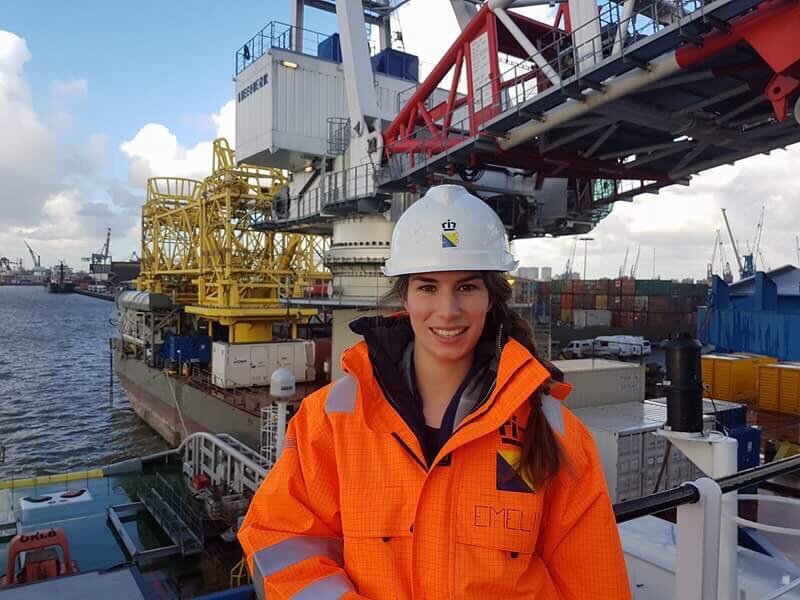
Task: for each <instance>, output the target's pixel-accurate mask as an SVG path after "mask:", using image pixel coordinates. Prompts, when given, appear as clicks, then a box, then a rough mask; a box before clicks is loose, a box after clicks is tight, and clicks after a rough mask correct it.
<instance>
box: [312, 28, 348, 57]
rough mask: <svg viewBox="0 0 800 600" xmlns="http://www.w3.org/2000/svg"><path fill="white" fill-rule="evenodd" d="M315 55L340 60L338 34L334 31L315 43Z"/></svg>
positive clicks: (340, 46)
mask: <svg viewBox="0 0 800 600" xmlns="http://www.w3.org/2000/svg"><path fill="white" fill-rule="evenodd" d="M317 56H318V57H319V58H324V59H326V60H332V61H334V62H337V63H340V62H342V44H341V42H340V41H339V34H338V33H334V34H333V35H331V36H330V37H327V38H325V39H324V40H322V41H321V42H320V43H319V44H317Z"/></svg>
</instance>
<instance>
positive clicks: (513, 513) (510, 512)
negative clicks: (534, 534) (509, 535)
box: [472, 504, 533, 531]
mask: <svg viewBox="0 0 800 600" xmlns="http://www.w3.org/2000/svg"><path fill="white" fill-rule="evenodd" d="M472 524H473V525H474V526H475V527H486V528H494V529H511V530H514V531H533V514H531V513H526V512H524V511H521V510H519V509H517V508H504V507H497V506H486V505H481V504H478V505H476V506H475V508H474V511H473V522H472Z"/></svg>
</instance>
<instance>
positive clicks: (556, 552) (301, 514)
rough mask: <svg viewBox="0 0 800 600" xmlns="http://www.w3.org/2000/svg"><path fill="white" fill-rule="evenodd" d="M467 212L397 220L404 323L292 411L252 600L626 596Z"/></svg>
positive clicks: (496, 238)
mask: <svg viewBox="0 0 800 600" xmlns="http://www.w3.org/2000/svg"><path fill="white" fill-rule="evenodd" d="M515 267H516V261H515V260H514V258H513V256H511V254H510V253H509V248H508V240H507V238H506V234H505V229H504V227H503V224H502V222H501V221H500V219H499V217H498V216H497V214H496V213H495V212H494V211H492V210H491V209H490V208H489V207H488V205H486V204H485V203H484V202H483V201H482V200H480V199H479V198H476V197H475V196H472V195H471V194H469V193H467V192H466V190H464V189H463V188H460V187H457V186H439V187H434V188H431V189H430V190H429V191H428V193H427V194H426V195H425V197H423V198H422V199H421V200H419V201H418V202H417V203H415V204H413V205H412V206H411V207H410V208H409V209H408V210H406V212H405V213H403V215H402V216H401V218H400V220H399V221H398V223H397V225H396V227H395V230H394V234H393V236H392V245H391V257H390V258H389V260H387V261H386V266H385V267H384V273H385V274H386V275H388V276H390V277H395V278H396V279H395V281H394V287H393V289H392V293H393V294H394V295H396V296H397V297H398V298H399V299H400V300H401V301H402V304H403V306H404V308H405V311H404V312H402V313H400V314H396V315H392V316H388V317H365V318H361V319H358V320H356V321H354V322H353V323H352V324H351V329H353V331H355V332H356V333H359V334H361V335H363V336H364V341H363V342H361V343H360V344H358V345H356V346H354V347H352V348H350V349H349V350H347V351H346V352H345V353H344V354H343V356H342V367H343V370H344V371H345V373H346V375H345V376H344V377H343V378H342V379H340V380H338V381H336V382H334V383H333V384H332V385H330V386H328V387H327V388H324V389H322V390H320V391H319V392H317V393H315V394H313V395H311V396H309V397H308V398H306V399H305V400H304V401H303V404H302V405H301V408H300V410H299V412H298V413H297V415H296V416H295V417H294V419H292V421H291V423H290V424H289V429H288V432H287V441H286V446H285V448H286V449H285V451H284V453H283V454H282V455H281V458H280V459H279V461H278V462H277V464H276V465H275V467H274V468H273V470H272V471H271V472H270V475H269V477H268V478H267V480H266V481H265V482H264V484H263V485H262V487H261V488H260V489H259V491H258V493H257V494H256V496H255V498H254V499H253V501H252V503H251V505H250V510H249V512H248V515H247V517H246V519H245V522H244V523H243V525H242V527H241V529H240V532H239V539H240V541H241V543H242V546H243V548H244V550H245V553H246V555H247V559H248V565H249V567H250V570H251V573H252V575H253V581H254V583H255V585H256V589H257V590H259V591H263V596H264V597H273V596H274V597H279V598H286V597H294V596H295V595H297V596H298V597H299V596H302V597H308V598H312V597H313V598H341V597H346V598H373V599H382V598H411V597H424V598H433V599H440V598H441V599H444V598H483V597H484V596H486V595H488V594H492V595H494V596H496V597H498V598H512V597H527V598H575V599H578V598H592V599H597V600H604V599H608V600H612V599H613V600H626V599H627V598H630V590H629V587H628V581H627V576H626V572H625V563H624V560H623V556H622V548H621V545H620V541H619V536H618V533H617V529H616V522H615V519H614V515H613V513H612V510H611V503H610V501H609V498H608V494H607V492H606V485H605V480H604V478H603V474H602V468H601V465H600V463H599V459H598V455H597V450H596V448H595V446H594V443H593V441H592V438H591V435H590V434H589V432H588V431H587V429H586V428H585V427H584V426H583V425H582V424H581V423H580V422H579V421H578V420H577V419H576V418H575V417H574V416H573V415H572V414H571V413H570V412H569V411H568V410H567V409H566V408H565V407H564V406H563V403H562V401H563V399H564V398H565V397H566V395H567V394H568V393H569V390H570V386H569V385H567V384H565V383H563V376H562V374H561V373H560V372H559V371H558V370H557V369H555V368H554V367H553V366H552V365H551V364H549V363H548V362H547V361H545V360H543V359H541V358H539V356H538V354H537V352H536V348H535V346H534V344H533V342H532V339H531V331H530V327H529V326H528V325H527V323H526V322H525V321H523V320H522V319H521V318H520V317H519V316H517V315H516V314H515V313H514V312H513V311H511V310H510V309H509V307H508V301H509V298H510V296H511V288H510V285H509V283H508V281H507V280H506V279H505V277H504V276H503V273H504V272H507V271H510V270H512V269H514V268H515Z"/></svg>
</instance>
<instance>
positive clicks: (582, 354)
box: [561, 340, 594, 358]
mask: <svg viewBox="0 0 800 600" xmlns="http://www.w3.org/2000/svg"><path fill="white" fill-rule="evenodd" d="M593 342H594V340H572V341H571V342H570V343H569V344H567V345H566V346H564V348H563V349H562V350H561V353H562V354H563V355H564V356H565V357H567V358H587V357H589V356H591V355H592V343H593Z"/></svg>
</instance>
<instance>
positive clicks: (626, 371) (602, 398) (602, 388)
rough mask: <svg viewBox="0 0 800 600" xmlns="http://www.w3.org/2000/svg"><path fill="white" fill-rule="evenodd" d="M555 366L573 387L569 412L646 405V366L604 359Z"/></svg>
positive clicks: (556, 361)
mask: <svg viewBox="0 0 800 600" xmlns="http://www.w3.org/2000/svg"><path fill="white" fill-rule="evenodd" d="M553 364H554V365H555V366H556V367H558V368H559V369H561V371H562V372H563V373H564V379H565V381H567V383H570V384H572V393H571V394H570V395H569V397H568V398H567V406H568V407H569V408H572V409H576V408H582V407H585V406H603V405H606V404H620V403H622V402H633V401H639V402H643V401H644V384H645V367H644V365H639V364H636V363H626V362H620V361H617V360H608V359H603V358H596V359H591V358H579V359H574V360H554V361H553Z"/></svg>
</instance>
